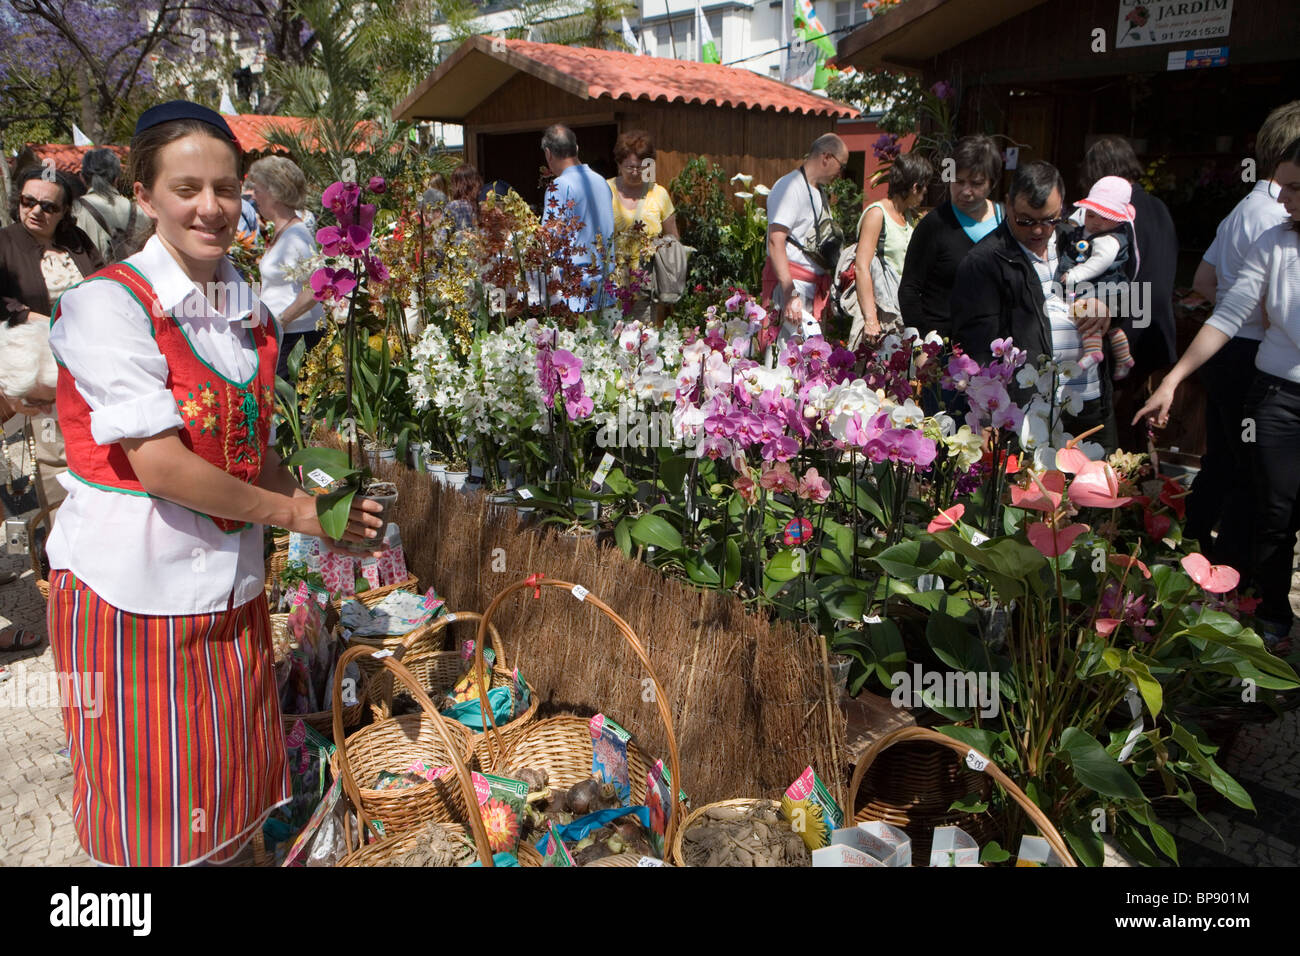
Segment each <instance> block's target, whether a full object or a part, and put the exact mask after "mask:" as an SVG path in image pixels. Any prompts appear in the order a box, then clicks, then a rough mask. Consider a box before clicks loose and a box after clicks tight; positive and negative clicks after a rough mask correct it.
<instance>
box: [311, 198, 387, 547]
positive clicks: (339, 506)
mask: <svg viewBox="0 0 1300 956" xmlns="http://www.w3.org/2000/svg"><path fill="white" fill-rule="evenodd" d="M385 188H386V187H385V183H384V180H383V179H381V178H379V177H374V178H372V179H371V180H370V182H369V184H368V189H369V191H370V192H372V193H382V192H383V191H384V189H385ZM362 194H363V187H362V186H361V185H360V184H358V183H354V182H336V183H334V184H333V185H331V186H330V187H329V188H328V189H326V190H325V192H324V194H323V195H322V196H321V203H322V205H324V206H325V207H326V209H328V210H329V211H330V212H331V213H333V215H334V218H335V220H336V222H337V225H334V226H326V227H325V228H323V229H320V230H318V231H317V233H316V241H317V242H318V243H320V246H321V252H322V253H323V254H324V255H325V256H326V258H327V259H328V260H331V261H337V260H340V259H346V260H349V261H348V262H347V263H346V264H345V265H342V267H341V268H335V267H333V266H324V267H322V268H320V269H318V270H316V272H314V273H313V274H312V277H311V285H312V289H313V292H314V295H315V298H316V299H317V301H320V302H323V303H327V304H333V303H338V302H342V301H343V300H345V299H346V300H347V303H348V306H347V309H348V311H347V319H346V321H345V323H344V327H343V379H344V393H345V410H346V418H345V423H346V424H347V426H348V427H345V429H344V431H345V435H344V438H345V440H346V441H347V450H346V451H343V450H341V449H335V448H315V447H312V448H300V449H298V450H297V451H296V452H294V453H293V454H292V455H290V456H289V457H288V458H287V459H286V461H285V463H286V464H288V465H290V466H293V467H296V468H301V469H302V472H303V475H304V477H305V478H306V484H307V487H308V490H309V491H311V492H312V493H313V494H315V495H316V496H317V498H316V514H317V516H318V517H319V518H320V523H321V528H322V529H323V530H324V532H325V533H326V535H328V536H329V537H331V538H333V539H335V540H336V541H337V540H341V539H342V537H343V534H344V532H345V531H346V530H347V525H348V512H349V510H350V509H351V507H352V500H353V499H354V498H355V497H356V496H357V495H358V494H359V495H361V496H362V497H363V498H370V499H371V500H373V501H376V502H378V503H379V504H380V505H381V506H382V508H383V511H382V512H381V513H380V514H379V518H380V520H382V521H384V522H387V520H388V515H389V512H390V511H391V509H392V507H393V505H394V504H395V503H396V502H397V487H396V486H395V485H394V484H393V483H392V482H387V481H376V480H375V479H374V477H373V476H372V475H371V473H370V471H369V469H367V468H365V467H363V466H362V465H361V464H360V461H359V456H358V449H357V438H356V430H355V422H356V420H357V411H358V410H357V406H356V403H355V401H354V394H353V385H354V372H355V370H356V368H357V361H358V358H359V351H360V349H361V348H362V344H361V343H360V342H359V341H358V338H359V334H360V333H359V330H358V323H357V303H358V301H360V300H361V299H362V298H363V297H364V296H365V295H366V294H367V293H368V292H369V284H370V282H377V283H383V282H385V281H386V280H387V279H388V269H387V268H386V267H385V266H384V264H383V263H382V262H381V261H380V260H379V259H378V258H376V257H375V256H374V255H373V253H372V252H371V249H370V246H371V239H372V233H373V230H374V221H375V208H376V207H375V206H374V205H373V204H370V203H363V202H361V198H362ZM367 404H368V403H367ZM385 527H386V525H385ZM379 539H380V540H382V539H383V535H382V533H381V534H380V536H379ZM344 546H345V547H347V548H349V549H350V550H354V551H366V550H370V545H368V544H351V543H347V544H345V545H344Z"/></svg>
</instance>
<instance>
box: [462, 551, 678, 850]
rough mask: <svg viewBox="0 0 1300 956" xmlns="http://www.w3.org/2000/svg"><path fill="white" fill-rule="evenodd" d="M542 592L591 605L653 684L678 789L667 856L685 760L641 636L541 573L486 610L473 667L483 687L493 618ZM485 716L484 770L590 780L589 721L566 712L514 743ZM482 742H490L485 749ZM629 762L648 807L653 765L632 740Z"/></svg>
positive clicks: (640, 799)
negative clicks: (520, 594)
mask: <svg viewBox="0 0 1300 956" xmlns="http://www.w3.org/2000/svg"><path fill="white" fill-rule="evenodd" d="M541 588H560V589H563V590H565V591H568V592H570V593H572V594H574V595H575V596H576V597H579V598H580V599H581V600H582V601H583V602H584V603H585V604H589V605H591V606H593V607H595V608H596V609H597V610H599V611H601V612H602V613H604V614H605V615H606V616H607V617H608V618H609V619H610V620H611V621H612V622H613V623H614V626H615V627H616V628H617V629H618V631H619V633H620V634H622V636H623V637H624V639H625V640H626V641H627V642H628V644H629V645H630V646H631V648H632V650H633V652H635V654H636V655H637V657H638V658H639V659H640V661H641V664H642V666H644V667H645V672H646V674H647V675H649V679H650V680H651V681H652V683H653V686H654V694H655V696H654V700H655V704H656V705H657V707H658V710H659V716H660V718H661V719H662V720H663V723H664V727H665V729H666V730H667V732H668V760H669V770H670V771H671V773H672V786H673V790H674V793H673V795H672V801H671V805H670V806H669V808H668V821H667V826H666V831H665V837H664V847H665V852H666V850H667V848H668V847H671V846H672V841H673V835H674V833H675V832H676V828H677V826H678V824H679V823H680V811H679V807H678V802H679V801H678V799H677V794H678V792H680V791H681V789H682V786H683V785H682V776H681V761H680V758H679V756H678V752H677V737H676V734H675V733H674V731H673V716H672V711H671V710H669V708H668V697H667V695H666V694H665V693H664V689H663V685H662V684H661V683H660V682H659V678H658V676H657V675H656V674H655V670H654V667H653V666H652V665H651V663H650V657H649V655H648V654H647V653H646V649H645V647H644V645H643V644H642V643H641V640H640V638H638V637H637V635H636V632H635V631H633V630H632V628H631V627H630V626H629V625H628V623H627V622H626V621H625V620H623V618H622V617H620V616H619V615H618V614H617V613H615V612H614V610H613V609H612V608H611V607H610V606H609V605H608V604H606V603H605V602H604V601H602V600H601V599H600V598H598V597H596V596H595V595H594V594H590V593H589V592H587V590H586V589H585V588H582V587H580V586H578V585H575V584H572V583H570V582H568V581H558V580H549V579H545V578H542V577H541V576H540V575H532V576H530V577H529V578H527V579H525V580H523V581H519V582H516V583H515V584H512V585H510V586H509V587H507V588H505V590H503V591H502V592H501V593H500V594H498V595H497V596H496V598H495V599H494V600H493V601H492V603H491V604H489V605H488V608H487V610H486V611H484V612H483V618H482V620H480V621H479V629H478V638H477V639H476V640H475V642H474V666H475V668H476V669H477V670H478V674H479V682H480V686H481V684H482V680H483V667H484V662H483V640H484V637H485V636H486V635H487V632H488V630H489V628H490V627H491V624H492V616H493V615H494V614H495V613H496V612H497V610H498V609H499V608H500V607H501V604H502V602H504V601H505V600H506V598H508V597H509V596H510V595H512V594H514V593H515V592H517V591H520V590H524V589H534V590H535V591H536V593H537V594H538V595H540V593H541V592H540V589H541ZM575 589H576V590H575ZM484 714H485V717H486V719H487V722H488V724H489V725H490V726H489V729H488V730H487V733H486V734H485V737H486V740H485V741H484V743H481V744H480V745H479V750H478V755H479V759H480V761H484V765H485V766H488V767H491V768H493V770H492V772H494V773H503V774H505V775H506V776H509V775H510V773H511V771H513V770H518V769H521V768H523V767H531V768H533V769H534V770H542V771H545V772H546V774H547V775H548V777H549V778H550V782H551V785H552V786H556V787H565V788H567V787H571V786H573V785H574V784H576V783H578V782H580V781H582V780H587V779H590V777H591V763H592V743H591V721H590V720H589V719H588V718H586V717H578V716H575V715H572V714H562V715H560V716H558V717H551V718H549V719H546V720H539V721H537V722H536V723H532V724H529V725H528V726H526V727H524V728H523V729H522V730H521V731H520V732H519V733H518V734H516V735H515V737H514V739H513V740H511V741H506V740H505V739H503V738H502V736H501V734H500V733H499V731H497V730H496V729H495V724H493V723H492V716H491V714H489V713H487V711H486V708H485V709H484ZM484 744H486V748H485V746H484ZM627 763H628V779H629V782H630V783H631V786H632V798H633V802H634V803H645V802H646V799H645V798H646V773H647V771H649V769H650V764H649V761H647V760H646V758H645V757H644V755H642V753H641V751H640V750H639V749H638V748H637V747H636V745H635V744H634V743H633V742H632V741H628V747H627ZM623 857H626V859H623ZM638 859H639V858H638V857H637V856H636V854H631V853H629V854H619V856H618V857H615V858H611V861H616V862H611V861H605V860H602V861H598V862H600V863H602V864H603V865H605V866H620V865H622V866H636V865H637V860H638Z"/></svg>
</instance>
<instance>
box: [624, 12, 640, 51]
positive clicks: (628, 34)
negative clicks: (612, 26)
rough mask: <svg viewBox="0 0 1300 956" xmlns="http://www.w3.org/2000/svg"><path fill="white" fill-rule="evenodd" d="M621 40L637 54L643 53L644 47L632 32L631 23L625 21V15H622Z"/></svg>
mask: <svg viewBox="0 0 1300 956" xmlns="http://www.w3.org/2000/svg"><path fill="white" fill-rule="evenodd" d="M623 42H624V43H626V44H627V45H628V48H629V49H630V50H631V51H632V52H633V53H635V54H637V55H638V56H640V55H641V54H643V53H645V47H643V46H642V45H641V40H640V38H639V37H638V36H637V35H636V34H635V33H633V32H632V24H630V23H628V22H627V17H626V16H625V17H623Z"/></svg>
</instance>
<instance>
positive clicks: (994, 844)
mask: <svg viewBox="0 0 1300 956" xmlns="http://www.w3.org/2000/svg"><path fill="white" fill-rule="evenodd" d="M1009 859H1011V854H1010V853H1008V852H1007V851H1006V850H1004V849H1002V847H1001V846H999V845H998V841H997V840H990V841H989V842H988V843H986V844H984V849H982V850H980V862H981V863H1005V862H1007V860H1009Z"/></svg>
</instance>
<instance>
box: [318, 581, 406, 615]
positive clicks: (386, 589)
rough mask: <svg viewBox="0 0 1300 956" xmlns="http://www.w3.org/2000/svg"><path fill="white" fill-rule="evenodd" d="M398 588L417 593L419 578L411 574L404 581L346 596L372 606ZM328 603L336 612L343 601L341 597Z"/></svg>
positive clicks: (340, 607) (339, 609)
mask: <svg viewBox="0 0 1300 956" xmlns="http://www.w3.org/2000/svg"><path fill="white" fill-rule="evenodd" d="M398 588H405V589H406V590H408V591H414V592H416V593H417V594H418V593H419V591H420V579H419V578H417V577H416V576H415V575H414V574H412V575H411V576H410V577H408V578H407V579H406V580H405V581H395V582H394V583H392V584H385V585H384V586H383V587H380V588H371V589H370V590H369V591H362V592H361V593H360V594H351V595H348V597H349V599H351V598H356V599H357V600H358V601H360V602H361V603H362V604H364V605H365V606H366V607H374V606H375V605H376V604H378V603H379V602H380V601H382V600H383V599H384V598H386V597H387V596H388V595H389V594H391V593H393V592H394V591H396V590H397V589H398ZM330 603H331V604H332V605H333V606H334V611H335V613H338V612H339V611H341V610H342V609H343V601H342V600H341V599H340V600H335V601H331V602H330Z"/></svg>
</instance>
